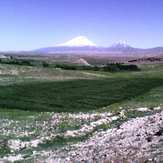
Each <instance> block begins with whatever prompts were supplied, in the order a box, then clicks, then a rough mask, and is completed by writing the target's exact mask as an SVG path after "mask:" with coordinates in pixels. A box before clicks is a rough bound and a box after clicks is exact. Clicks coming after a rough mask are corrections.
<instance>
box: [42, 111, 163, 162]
mask: <svg viewBox="0 0 163 163" xmlns="http://www.w3.org/2000/svg"><path fill="white" fill-rule="evenodd" d="M68 150H69V149H67V150H66V149H64V150H59V151H56V152H55V153H53V155H52V156H50V157H49V158H48V159H46V161H43V162H47V163H52V162H55V163H79V162H84V163H95V162H96V163H99V162H100V163H110V162H112V163H122V162H124V163H139V162H140V163H141V162H142V163H144V162H151V163H154V162H156V163H161V162H163V112H160V113H156V114H155V115H151V116H146V117H142V118H135V119H132V120H130V121H128V122H125V123H123V124H122V125H121V126H119V127H118V128H113V129H109V130H107V131H103V132H99V133H97V134H95V135H94V136H93V137H92V138H90V139H89V140H87V141H86V142H84V143H79V144H76V145H73V146H71V150H70V151H68ZM39 162H42V161H39Z"/></svg>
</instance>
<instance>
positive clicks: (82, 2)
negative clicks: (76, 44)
mask: <svg viewBox="0 0 163 163" xmlns="http://www.w3.org/2000/svg"><path fill="white" fill-rule="evenodd" d="M162 11H163V1H162V0H132V1H131V0H78V1H76V0H69V1H68V2H67V1H66V0H46V1H40V0H28V1H26V0H14V1H13V0H5V1H0V21H1V27H0V34H1V35H0V36H1V37H0V51H12V50H33V49H37V48H41V47H47V46H48V47H50V46H55V45H57V44H61V43H64V42H66V41H68V40H71V39H72V38H74V37H77V36H79V35H82V36H86V37H88V39H90V40H91V41H92V42H94V43H95V44H97V45H98V46H110V45H112V44H113V43H116V42H119V41H120V40H122V41H123V40H124V41H126V42H127V44H129V45H131V46H133V47H137V48H152V47H156V46H163V38H162V36H163V30H162V29H163V23H162V17H163V12H162Z"/></svg>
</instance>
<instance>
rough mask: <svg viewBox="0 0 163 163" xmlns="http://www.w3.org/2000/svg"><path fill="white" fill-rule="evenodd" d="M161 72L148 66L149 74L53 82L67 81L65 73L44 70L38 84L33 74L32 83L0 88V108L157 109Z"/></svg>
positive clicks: (115, 75) (66, 109) (57, 109)
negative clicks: (148, 107) (120, 107)
mask: <svg viewBox="0 0 163 163" xmlns="http://www.w3.org/2000/svg"><path fill="white" fill-rule="evenodd" d="M161 68H162V66H160V71H159V70H158V66H156V70H157V71H154V69H153V67H152V66H151V71H150V68H148V69H146V67H144V70H142V71H141V72H124V73H104V72H97V74H99V73H103V75H104V74H105V76H104V77H102V78H99V77H96V78H94V79H91V78H90V79H89V78H88V79H86V78H85V79H84V78H83V79H78V78H76V79H75V80H64V79H63V80H62V81H60V80H59V81H58V80H55V79H54V78H53V77H55V78H56V79H57V75H58V76H59V75H60V74H62V76H64V75H65V79H66V71H64V73H63V72H62V71H61V72H60V73H59V72H58V74H57V73H56V72H55V71H56V70H53V71H54V72H53V73H52V70H50V69H49V71H48V69H46V70H44V72H39V73H40V78H38V79H37V80H34V79H35V77H36V76H34V74H36V72H34V73H32V75H31V76H33V80H29V81H28V80H25V82H16V78H15V82H14V83H13V84H9V85H0V107H1V108H2V109H3V108H7V109H19V110H27V111H52V112H79V111H85V112H87V111H91V110H99V111H100V109H101V108H103V107H109V106H112V105H116V106H117V105H120V104H123V105H124V104H125V103H126V105H127V104H128V105H129V106H130V107H131V106H132V105H133V104H134V106H135V105H137V104H138V105H141V104H142V105H143V106H144V105H149V104H150V105H155V104H156V105H157V104H158V103H161V102H162V89H163V77H162V74H163V72H162V70H161ZM41 73H42V75H44V76H45V77H47V78H46V79H47V80H42V79H41ZM48 73H49V74H50V75H49V76H48V75H47V74H48ZM75 73H76V72H75ZM80 73H81V72H79V74H78V75H80ZM89 73H90V74H91V72H89ZM93 73H95V72H93ZM45 74H46V75H45ZM70 74H72V75H74V73H73V71H68V72H67V76H68V75H69V77H70ZM76 74H77V73H76ZM29 75H30V74H29ZM37 76H38V74H37ZM48 77H49V80H48ZM50 77H51V78H50ZM1 78H3V77H2V76H1ZM62 78H63V77H62ZM18 81H19V80H18Z"/></svg>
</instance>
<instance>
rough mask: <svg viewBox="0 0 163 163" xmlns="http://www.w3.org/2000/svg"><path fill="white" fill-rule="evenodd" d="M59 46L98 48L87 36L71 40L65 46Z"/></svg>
mask: <svg viewBox="0 0 163 163" xmlns="http://www.w3.org/2000/svg"><path fill="white" fill-rule="evenodd" d="M57 46H68V47H82V46H96V44H95V43H93V42H92V41H90V40H89V39H88V38H87V37H85V36H78V37H75V38H73V39H72V40H69V41H67V42H65V43H63V44H59V45H57Z"/></svg>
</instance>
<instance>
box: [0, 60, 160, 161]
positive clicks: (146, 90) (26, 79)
mask: <svg viewBox="0 0 163 163" xmlns="http://www.w3.org/2000/svg"><path fill="white" fill-rule="evenodd" d="M39 61H40V59H39ZM21 63H22V62H21ZM32 63H33V62H32ZM23 64H24V62H23ZM23 64H22V65H19V64H17V62H16V64H13V63H10V64H6V63H1V64H0V77H1V80H0V89H1V91H0V113H1V114H0V121H1V123H0V128H1V130H0V138H1V139H0V158H1V160H3V161H6V162H39V161H41V160H45V161H46V162H49V159H52V160H55V159H56V160H55V161H56V162H57V161H58V162H60V161H59V160H60V158H61V157H62V156H63V155H65V156H66V155H67V154H68V153H67V152H66V151H67V150H70V151H71V149H72V152H73V150H74V148H75V149H76V147H75V146H78V145H82V143H84V142H86V141H89V140H90V141H91V140H94V139H95V140H96V138H95V137H96V135H97V137H98V134H102V135H103V134H104V133H105V132H107V131H109V130H110V129H113V130H115V129H116V128H117V129H118V128H119V126H121V124H123V123H124V122H128V121H130V120H132V119H134V118H137V117H144V116H145V117H146V116H147V117H148V116H149V115H154V114H156V113H159V112H160V111H161V110H162V108H163V106H162V105H163V101H162V99H163V93H162V92H163V78H162V76H163V65H162V64H161V63H160V64H140V65H138V68H139V69H140V70H139V71H122V72H121V71H117V72H110V71H103V70H99V71H94V70H85V69H81V70H71V69H70V70H65V69H62V68H55V67H46V66H42V65H40V64H39V65H38V64H36V65H35V64H34V65H31V66H28V65H26V62H25V65H23ZM76 66H77V67H78V65H76ZM157 122H158V121H157ZM104 135H105V134H104ZM98 139H100V138H98ZM98 139H97V140H98ZM98 141H99V140H98ZM74 145H75V146H74ZM81 148H82V147H81ZM83 148H84V146H83ZM75 151H76V152H77V151H78V149H76V150H75ZM85 151H87V149H85ZM65 152H66V153H67V154H65ZM148 154H150V153H147V155H148ZM75 155H76V154H75ZM54 156H55V159H54V158H53V157H54ZM158 156H160V155H158ZM68 158H71V156H68V155H67V157H66V158H65V159H68ZM99 158H100V157H99ZM71 159H72V158H71ZM83 159H84V158H83ZM85 159H88V158H87V157H86V156H85ZM89 159H92V158H89ZM129 159H130V158H129ZM146 159H148V157H147V158H146ZM65 162H66V161H65Z"/></svg>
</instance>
